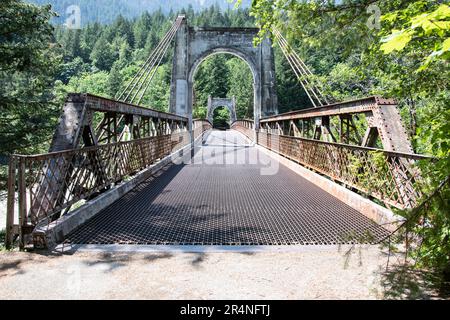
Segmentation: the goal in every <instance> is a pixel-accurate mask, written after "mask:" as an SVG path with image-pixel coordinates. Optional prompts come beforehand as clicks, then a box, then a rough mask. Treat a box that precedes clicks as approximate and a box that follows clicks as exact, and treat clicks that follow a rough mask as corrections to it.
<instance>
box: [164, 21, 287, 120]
mask: <svg viewBox="0 0 450 320" xmlns="http://www.w3.org/2000/svg"><path fill="white" fill-rule="evenodd" d="M258 31H259V30H258V29H256V28H197V27H189V26H188V23H187V20H186V18H185V19H184V20H183V23H182V25H181V26H180V28H179V30H178V31H177V34H176V36H175V51H174V58H173V70H172V82H171V88H170V112H172V113H176V114H178V115H182V116H185V117H188V118H190V119H192V107H193V96H194V92H193V90H194V85H193V82H194V75H195V72H196V70H197V68H198V66H199V65H200V64H201V63H202V61H203V60H205V59H206V58H207V57H208V56H210V55H212V54H217V53H229V54H233V55H235V56H237V57H239V58H241V59H242V60H244V61H245V62H246V63H247V65H248V66H249V67H250V70H251V71H252V74H253V89H254V118H255V122H256V123H257V124H258V123H259V119H260V118H261V117H264V116H270V115H274V114H277V113H278V106H277V95H276V88H275V63H274V54H273V49H272V44H271V41H270V40H269V39H265V40H263V42H262V43H261V44H260V45H259V46H257V47H255V46H254V45H253V39H254V37H255V36H256V35H257V34H258Z"/></svg>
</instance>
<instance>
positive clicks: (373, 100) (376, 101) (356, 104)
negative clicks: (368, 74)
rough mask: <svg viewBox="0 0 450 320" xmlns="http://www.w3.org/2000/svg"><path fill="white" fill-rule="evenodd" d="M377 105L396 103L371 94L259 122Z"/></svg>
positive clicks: (360, 110) (362, 109) (352, 111)
mask: <svg viewBox="0 0 450 320" xmlns="http://www.w3.org/2000/svg"><path fill="white" fill-rule="evenodd" d="M377 105H389V106H396V105H397V103H396V101H395V100H394V99H383V98H381V97H377V96H373V97H368V98H363V99H356V100H350V101H346V102H338V103H333V104H330V105H327V106H323V107H317V108H309V109H303V110H297V111H291V112H286V113H283V114H279V115H276V116H271V117H265V118H261V120H260V122H261V123H265V122H274V121H284V120H292V119H307V118H315V117H323V116H335V115H342V114H356V113H363V112H367V111H372V110H373V109H374V108H376V107H377Z"/></svg>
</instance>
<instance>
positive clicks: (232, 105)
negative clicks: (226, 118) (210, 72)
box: [206, 96, 237, 124]
mask: <svg viewBox="0 0 450 320" xmlns="http://www.w3.org/2000/svg"><path fill="white" fill-rule="evenodd" d="M219 107H225V108H227V109H228V111H229V112H230V122H231V123H233V122H235V121H236V120H237V118H236V98H235V97H233V98H212V97H211V96H209V97H208V111H207V116H206V118H207V119H208V120H209V122H211V123H213V120H214V110H216V109H217V108H219ZM231 123H230V124H231Z"/></svg>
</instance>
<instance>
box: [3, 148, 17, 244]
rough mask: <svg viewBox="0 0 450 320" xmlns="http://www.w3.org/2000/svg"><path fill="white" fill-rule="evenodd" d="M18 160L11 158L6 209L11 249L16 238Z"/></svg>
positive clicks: (7, 234)
mask: <svg viewBox="0 0 450 320" xmlns="http://www.w3.org/2000/svg"><path fill="white" fill-rule="evenodd" d="M15 193H16V158H15V157H14V156H11V158H10V159H9V167H8V200H7V209H6V238H5V246H6V248H7V249H10V248H11V245H12V243H13V238H14V206H15V198H16V194H15Z"/></svg>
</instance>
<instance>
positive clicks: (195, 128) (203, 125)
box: [192, 119, 212, 140]
mask: <svg viewBox="0 0 450 320" xmlns="http://www.w3.org/2000/svg"><path fill="white" fill-rule="evenodd" d="M211 128H212V124H211V122H209V120H206V119H194V120H193V121H192V132H193V137H194V140H195V139H197V138H198V137H200V136H201V135H202V134H203V132H205V131H207V130H210V129H211Z"/></svg>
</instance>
